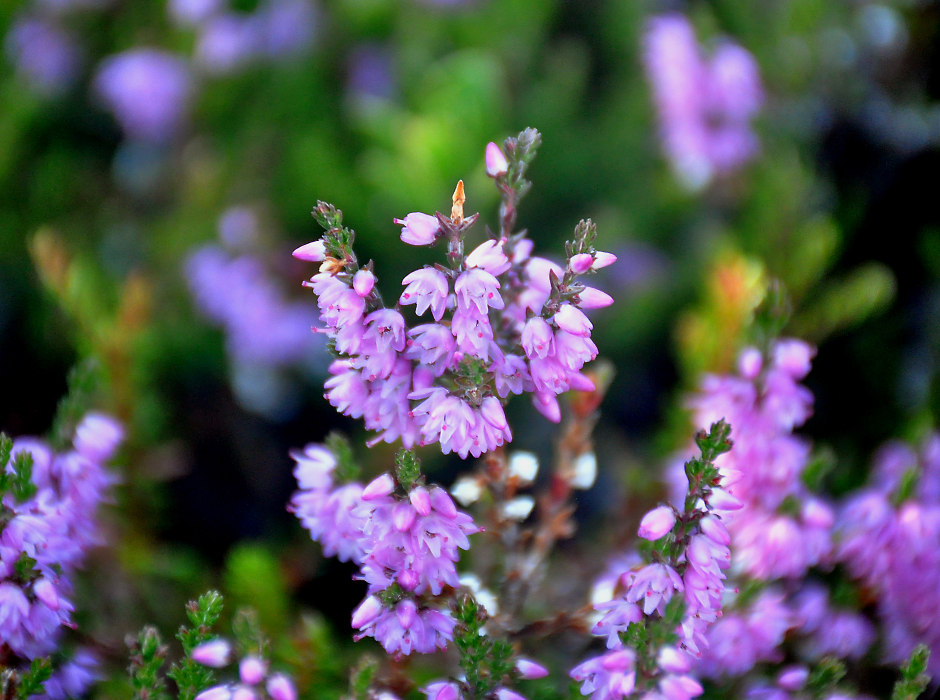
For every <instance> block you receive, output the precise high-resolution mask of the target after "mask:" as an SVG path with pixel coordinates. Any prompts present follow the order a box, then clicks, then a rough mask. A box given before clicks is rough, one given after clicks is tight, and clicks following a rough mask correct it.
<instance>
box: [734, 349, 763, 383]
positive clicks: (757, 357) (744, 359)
mask: <svg viewBox="0 0 940 700" xmlns="http://www.w3.org/2000/svg"><path fill="white" fill-rule="evenodd" d="M763 363H764V359H763V357H761V354H760V350H758V349H757V348H745V349H744V351H743V352H742V353H741V357H739V358H738V371H739V372H740V373H741V376H742V377H744V378H745V379H757V375H759V374H760V371H761V367H762V365H763Z"/></svg>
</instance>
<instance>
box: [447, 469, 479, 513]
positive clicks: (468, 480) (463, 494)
mask: <svg viewBox="0 0 940 700" xmlns="http://www.w3.org/2000/svg"><path fill="white" fill-rule="evenodd" d="M450 492H451V494H453V496H454V498H456V499H457V500H458V501H460V505H462V506H469V505H470V504H472V503H476V502H477V501H478V500H480V496H482V495H483V487H482V486H480V482H479V480H478V479H477V478H476V477H473V476H462V477H460V478H459V479H457V481H456V482H454V485H453V486H451V487H450Z"/></svg>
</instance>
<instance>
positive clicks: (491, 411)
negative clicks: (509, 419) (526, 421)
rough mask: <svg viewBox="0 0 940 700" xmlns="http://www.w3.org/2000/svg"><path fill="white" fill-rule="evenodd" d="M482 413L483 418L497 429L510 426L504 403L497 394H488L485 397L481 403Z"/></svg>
mask: <svg viewBox="0 0 940 700" xmlns="http://www.w3.org/2000/svg"><path fill="white" fill-rule="evenodd" d="M480 413H481V414H482V415H483V420H485V421H486V422H487V423H489V424H490V425H492V426H493V427H494V428H496V429H497V430H505V429H506V428H507V427H508V424H507V423H506V414H505V413H504V412H503V405H502V404H501V403H500V402H499V399H497V398H496V397H495V396H487V397H486V398H485V399H483V403H482V404H480Z"/></svg>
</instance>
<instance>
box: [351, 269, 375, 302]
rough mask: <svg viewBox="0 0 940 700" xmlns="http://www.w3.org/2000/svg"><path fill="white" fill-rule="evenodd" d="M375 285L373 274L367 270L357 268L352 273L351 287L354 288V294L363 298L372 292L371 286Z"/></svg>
mask: <svg viewBox="0 0 940 700" xmlns="http://www.w3.org/2000/svg"><path fill="white" fill-rule="evenodd" d="M374 286H375V275H373V274H372V273H371V272H369V271H368V270H359V272H357V273H356V274H355V275H353V289H355V290H356V294H358V295H359V296H361V297H363V298H365V297H367V296H369V294H371V293H372V288H373V287H374Z"/></svg>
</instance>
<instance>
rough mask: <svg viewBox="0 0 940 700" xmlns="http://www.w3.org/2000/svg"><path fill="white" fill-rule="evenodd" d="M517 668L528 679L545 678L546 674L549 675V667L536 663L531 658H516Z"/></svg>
mask: <svg viewBox="0 0 940 700" xmlns="http://www.w3.org/2000/svg"><path fill="white" fill-rule="evenodd" d="M516 670H517V671H518V672H519V675H520V676H522V677H523V678H525V679H526V680H534V679H536V678H545V676H547V675H548V669H547V668H545V667H544V666H542V665H541V664H537V663H535V662H534V661H532V660H531V659H516Z"/></svg>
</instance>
